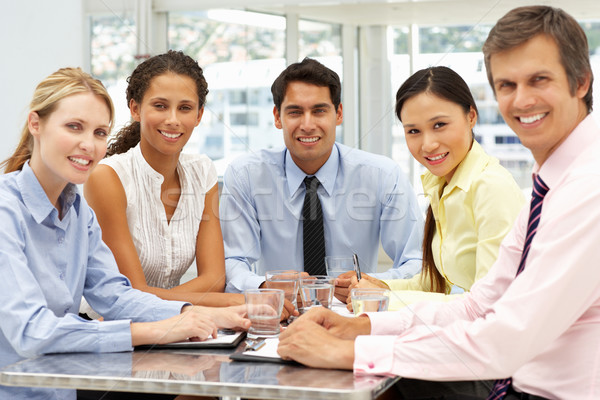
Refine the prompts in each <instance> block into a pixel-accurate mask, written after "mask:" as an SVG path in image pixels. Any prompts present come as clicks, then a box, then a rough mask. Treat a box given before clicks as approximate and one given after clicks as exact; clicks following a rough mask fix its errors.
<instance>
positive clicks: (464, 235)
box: [385, 142, 525, 310]
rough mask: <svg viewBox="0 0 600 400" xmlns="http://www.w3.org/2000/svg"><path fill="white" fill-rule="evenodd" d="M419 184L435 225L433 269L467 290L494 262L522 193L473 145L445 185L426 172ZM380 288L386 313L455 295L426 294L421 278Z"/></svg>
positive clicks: (419, 275)
mask: <svg viewBox="0 0 600 400" xmlns="http://www.w3.org/2000/svg"><path fill="white" fill-rule="evenodd" d="M421 181H422V183H423V189H424V192H425V196H427V197H428V198H429V201H430V204H431V207H432V210H433V215H434V217H435V220H436V230H435V233H434V236H433V240H432V243H431V247H432V250H433V258H434V262H435V266H436V267H437V269H438V271H439V272H440V273H441V274H442V276H444V277H445V278H446V282H447V283H448V286H452V285H456V286H458V287H461V288H462V289H464V290H465V291H468V290H469V289H470V288H471V286H472V285H473V283H474V282H475V281H476V280H478V279H480V278H482V277H483V276H485V274H487V272H488V270H489V269H490V267H491V266H492V264H493V263H494V262H495V261H496V257H497V256H498V249H499V247H500V242H502V239H504V236H505V235H506V234H507V233H508V232H509V230H510V229H511V227H512V225H513V222H514V221H515V219H516V217H517V215H518V213H519V211H520V210H521V208H522V207H523V205H524V204H525V199H524V196H523V193H522V192H521V189H520V188H519V186H518V185H517V183H516V182H515V180H514V179H513V177H512V176H511V174H510V173H509V172H508V171H507V170H506V169H505V168H504V167H502V166H501V165H500V163H499V162H498V160H497V159H496V158H494V157H491V156H489V155H487V154H486V153H485V152H484V151H483V149H482V148H481V146H480V145H479V143H477V142H473V146H472V147H471V150H470V151H469V152H468V153H467V156H466V157H465V159H464V160H463V161H462V162H461V163H460V165H459V166H458V168H457V169H456V171H455V173H454V175H453V177H452V179H451V180H450V182H448V184H447V185H446V184H445V183H446V182H445V179H444V178H443V177H437V176H435V175H433V174H432V173H431V172H429V171H428V172H426V173H425V174H423V175H422V176H421ZM427 280H428V279H427ZM385 283H386V284H387V285H388V286H389V287H390V289H392V290H393V291H394V292H393V293H392V296H391V298H390V307H389V309H390V310H394V309H398V308H401V307H404V306H406V305H407V304H411V303H414V302H417V301H421V300H437V301H448V300H451V299H453V298H455V296H457V295H446V294H442V293H432V292H429V290H430V287H429V282H423V281H422V279H421V274H417V275H415V276H414V277H412V278H410V279H392V280H386V281H385Z"/></svg>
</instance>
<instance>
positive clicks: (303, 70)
mask: <svg viewBox="0 0 600 400" xmlns="http://www.w3.org/2000/svg"><path fill="white" fill-rule="evenodd" d="M290 82H305V83H310V84H312V85H316V86H327V87H329V93H330V95H331V102H332V103H333V105H334V106H335V110H336V111H337V109H338V106H339V105H340V102H341V93H342V84H341V82H340V77H339V76H338V74H337V73H335V71H332V70H331V69H329V68H327V67H326V66H324V65H323V64H321V63H320V62H318V61H316V60H313V59H312V58H308V57H307V58H305V59H304V60H302V61H301V62H297V63H294V64H290V65H289V66H288V67H287V68H286V69H284V70H283V72H282V73H281V74H279V76H278V77H277V79H275V82H273V85H271V93H272V94H273V103H275V107H277V111H280V109H281V103H282V102H283V98H284V97H285V91H286V90H287V86H288V84H289V83H290Z"/></svg>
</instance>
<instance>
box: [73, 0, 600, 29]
mask: <svg viewBox="0 0 600 400" xmlns="http://www.w3.org/2000/svg"><path fill="white" fill-rule="evenodd" d="M84 1H85V11H86V12H89V13H94V12H96V13H99V12H107V11H109V10H110V11H111V12H118V11H120V10H133V9H135V8H136V7H139V5H140V4H141V3H150V4H152V9H153V10H154V11H184V10H185V11H192V10H206V9H211V8H237V9H247V10H252V11H261V12H268V13H275V14H297V15H298V16H299V17H300V18H303V19H313V20H317V21H324V22H332V23H340V24H351V25H408V24H413V23H415V24H419V25H456V24H475V23H488V24H493V23H494V22H495V21H496V20H498V18H500V17H501V16H502V15H504V14H505V13H506V12H507V11H509V10H510V9H512V8H515V7H518V6H522V5H527V4H544V5H550V6H554V7H560V8H563V9H564V10H565V11H567V12H568V13H570V14H571V15H573V16H574V17H575V18H577V19H579V20H586V19H588V20H589V19H600V1H598V0H538V1H530V0H389V1H381V0H361V1H358V0H331V1H328V0H304V1H299V0H253V1H252V2H250V1H248V0H102V1H97V0H84Z"/></svg>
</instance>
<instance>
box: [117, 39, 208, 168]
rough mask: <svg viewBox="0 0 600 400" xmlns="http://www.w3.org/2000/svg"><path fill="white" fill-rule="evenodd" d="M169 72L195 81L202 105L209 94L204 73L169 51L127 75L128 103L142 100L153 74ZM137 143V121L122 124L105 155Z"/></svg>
mask: <svg viewBox="0 0 600 400" xmlns="http://www.w3.org/2000/svg"><path fill="white" fill-rule="evenodd" d="M167 72H172V73H174V74H178V75H184V76H188V77H190V78H191V79H192V80H193V81H194V82H196V89H197V92H198V104H199V106H200V107H203V106H204V103H205V102H206V95H207V94H208V84H207V83H206V79H204V73H203V71H202V68H201V67H200V66H199V65H198V63H197V62H196V61H195V60H194V59H193V58H191V57H190V56H187V55H185V54H184V53H183V52H181V51H174V50H169V51H168V52H166V53H164V54H159V55H157V56H154V57H151V58H149V59H147V60H146V61H144V62H143V63H141V64H140V65H138V66H137V67H136V68H135V69H134V70H133V73H132V74H131V76H130V77H129V78H127V82H128V85H127V92H126V93H127V106H128V107H129V104H130V102H131V100H132V99H133V100H135V102H136V103H141V102H142V99H143V98H144V94H145V93H146V90H148V87H149V86H150V82H151V81H152V79H153V78H154V77H156V76H159V75H163V74H165V73H167ZM139 142H140V123H139V122H137V121H132V122H131V123H130V124H128V125H126V126H125V127H123V128H122V129H121V130H120V131H119V132H118V133H117V135H116V136H115V137H114V139H112V140H111V141H110V143H109V145H108V150H107V152H106V156H107V157H108V156H112V155H114V154H120V153H124V152H126V151H127V150H129V149H131V148H132V147H134V146H136V145H137V144H138V143H139Z"/></svg>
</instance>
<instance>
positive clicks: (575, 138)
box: [533, 114, 598, 189]
mask: <svg viewBox="0 0 600 400" xmlns="http://www.w3.org/2000/svg"><path fill="white" fill-rule="evenodd" d="M596 140H598V126H597V124H596V121H595V120H594V117H593V116H592V114H588V115H587V117H585V118H584V119H583V120H582V121H581V122H580V123H579V125H577V126H576V127H575V129H573V131H572V132H571V133H570V134H569V136H567V138H566V139H565V140H564V142H562V143H561V144H560V146H558V147H557V148H556V150H554V152H552V154H550V157H548V158H547V159H546V161H545V162H544V164H542V166H541V167H540V166H539V165H538V163H537V162H536V163H535V164H534V165H533V173H534V174H539V175H540V176H541V177H542V180H543V181H544V183H545V184H546V185H547V186H548V187H549V188H550V189H552V187H553V186H554V185H555V184H556V183H557V182H558V181H559V179H560V178H561V176H562V175H563V174H564V173H565V171H567V169H568V168H569V166H570V165H571V164H572V163H573V161H574V160H575V159H576V158H577V157H579V155H580V154H581V152H582V145H583V146H587V145H591V144H592V143H593V142H595V141H596Z"/></svg>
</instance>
